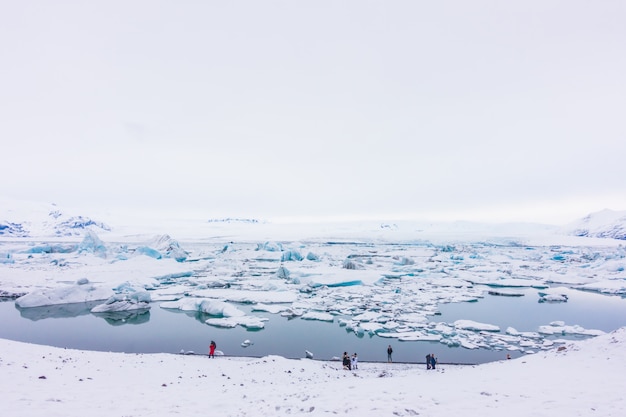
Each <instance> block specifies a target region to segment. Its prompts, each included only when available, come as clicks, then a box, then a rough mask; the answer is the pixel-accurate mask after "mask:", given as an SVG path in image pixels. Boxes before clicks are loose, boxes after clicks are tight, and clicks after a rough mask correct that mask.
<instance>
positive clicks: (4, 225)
mask: <svg viewBox="0 0 626 417" xmlns="http://www.w3.org/2000/svg"><path fill="white" fill-rule="evenodd" d="M11 204H12V203H6V202H3V203H2V210H1V211H0V236H12V237H38V236H56V237H67V236H82V235H84V234H85V230H93V231H94V232H96V233H98V232H101V231H111V227H110V226H108V225H107V224H105V223H103V222H100V221H97V220H93V219H91V218H89V217H85V216H77V215H68V214H66V213H65V212H63V211H61V210H60V209H59V208H58V207H57V206H56V205H55V204H37V203H22V202H20V203H19V207H16V206H12V205H11Z"/></svg>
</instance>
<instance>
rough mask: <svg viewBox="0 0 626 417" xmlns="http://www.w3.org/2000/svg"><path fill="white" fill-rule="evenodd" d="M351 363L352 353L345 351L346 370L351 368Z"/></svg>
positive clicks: (344, 362)
mask: <svg viewBox="0 0 626 417" xmlns="http://www.w3.org/2000/svg"><path fill="white" fill-rule="evenodd" d="M351 368H352V367H351V364H350V355H348V352H343V369H346V370H348V371H349V370H351Z"/></svg>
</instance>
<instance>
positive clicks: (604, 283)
mask: <svg viewBox="0 0 626 417" xmlns="http://www.w3.org/2000/svg"><path fill="white" fill-rule="evenodd" d="M574 288H576V289H579V290H585V291H594V292H599V293H602V294H614V295H626V279H605V280H599V281H597V282H593V283H589V284H583V285H578V286H576V287H574Z"/></svg>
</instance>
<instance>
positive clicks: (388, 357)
mask: <svg viewBox="0 0 626 417" xmlns="http://www.w3.org/2000/svg"><path fill="white" fill-rule="evenodd" d="M392 353H393V349H392V348H391V345H389V346H388V347H387V362H392V360H391V354H392Z"/></svg>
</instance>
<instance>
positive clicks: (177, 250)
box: [149, 235, 188, 262]
mask: <svg viewBox="0 0 626 417" xmlns="http://www.w3.org/2000/svg"><path fill="white" fill-rule="evenodd" d="M149 246H150V247H151V248H155V249H156V250H157V251H158V252H159V253H160V254H161V255H163V256H164V257H165V258H173V259H175V260H176V261H178V262H183V261H184V260H185V259H187V255H188V254H187V251H185V250H184V249H183V248H181V246H180V244H179V243H178V241H176V240H174V239H172V238H171V237H170V236H169V235H162V236H158V237H156V238H154V239H153V241H152V242H150V245H149Z"/></svg>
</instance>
